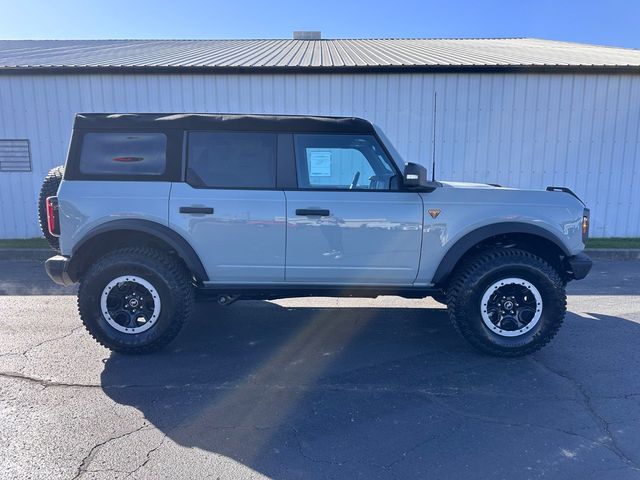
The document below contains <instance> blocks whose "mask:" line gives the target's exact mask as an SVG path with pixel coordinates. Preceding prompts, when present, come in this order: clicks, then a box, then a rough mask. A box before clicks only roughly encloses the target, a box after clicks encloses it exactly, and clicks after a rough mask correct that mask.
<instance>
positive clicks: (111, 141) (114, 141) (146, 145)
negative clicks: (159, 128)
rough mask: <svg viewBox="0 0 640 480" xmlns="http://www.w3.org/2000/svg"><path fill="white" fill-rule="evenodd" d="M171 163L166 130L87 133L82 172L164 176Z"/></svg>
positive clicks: (83, 147)
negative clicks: (168, 161)
mask: <svg viewBox="0 0 640 480" xmlns="http://www.w3.org/2000/svg"><path fill="white" fill-rule="evenodd" d="M166 163H167V137H166V136H165V135H164V134H163V133H133V132H132V133H112V132H95V133H86V134H85V135H84V138H83V140H82V149H81V151H80V173H84V174H92V175H162V174H163V173H164V171H165V168H166Z"/></svg>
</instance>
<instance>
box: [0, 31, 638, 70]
mask: <svg viewBox="0 0 640 480" xmlns="http://www.w3.org/2000/svg"><path fill="white" fill-rule="evenodd" d="M314 67H315V68H319V69H326V68H328V69H332V70H357V69H385V68H387V69H390V68H391V69H392V68H400V69H402V68H434V69H436V68H438V67H457V68H469V67H470V68H477V67H485V68H491V67H600V68H607V67H609V68H611V67H627V68H629V67H640V50H634V49H624V48H614V47H603V46H597V45H586V44H578V43H569V42H558V41H551V40H540V39H532V38H508V39H395V38H394V39H368V40H358V39H345V40H275V39H274V40H0V71H1V70H15V69H25V68H28V69H35V68H45V69H50V68H63V69H80V68H83V69H103V68H106V69H132V68H134V69H147V68H151V69H153V68H160V69H169V70H171V69H182V68H187V69H191V70H197V69H206V70H210V69H231V68H233V69H251V70H253V71H255V70H256V69H260V70H274V69H277V70H288V69H294V70H296V69H309V68H314Z"/></svg>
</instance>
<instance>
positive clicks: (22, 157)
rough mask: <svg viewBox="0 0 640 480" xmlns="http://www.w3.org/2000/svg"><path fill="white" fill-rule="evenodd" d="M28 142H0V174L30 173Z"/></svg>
mask: <svg viewBox="0 0 640 480" xmlns="http://www.w3.org/2000/svg"><path fill="white" fill-rule="evenodd" d="M30 171H31V152H30V151H29V140H0V172H30Z"/></svg>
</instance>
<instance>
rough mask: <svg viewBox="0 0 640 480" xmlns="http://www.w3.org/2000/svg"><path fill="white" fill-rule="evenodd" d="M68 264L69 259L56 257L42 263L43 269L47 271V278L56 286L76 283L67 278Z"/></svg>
mask: <svg viewBox="0 0 640 480" xmlns="http://www.w3.org/2000/svg"><path fill="white" fill-rule="evenodd" d="M69 263H70V259H69V258H68V257H63V256H62V255H56V256H55V257H51V258H49V259H48V260H47V261H46V262H44V269H45V270H46V271H47V275H49V278H51V280H53V281H54V282H56V283H57V284H58V285H64V286H69V285H73V284H74V283H76V282H75V281H74V280H72V279H71V277H70V276H69Z"/></svg>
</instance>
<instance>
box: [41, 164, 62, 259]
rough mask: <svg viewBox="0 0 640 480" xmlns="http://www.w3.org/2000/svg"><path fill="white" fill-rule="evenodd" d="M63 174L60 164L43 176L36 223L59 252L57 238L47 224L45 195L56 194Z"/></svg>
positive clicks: (51, 195)
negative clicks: (50, 231)
mask: <svg viewBox="0 0 640 480" xmlns="http://www.w3.org/2000/svg"><path fill="white" fill-rule="evenodd" d="M63 175H64V167H63V166H62V165H60V166H59V167H55V168H52V169H51V170H49V173H47V176H46V177H44V180H43V182H42V186H41V187H40V194H39V195H38V224H39V225H40V230H41V231H42V235H44V238H45V239H46V240H47V243H49V246H51V248H52V249H53V250H55V251H57V252H60V242H59V239H58V237H54V236H53V235H51V234H50V233H49V227H48V224H47V197H53V196H55V195H57V194H58V187H59V186H60V182H61V181H62V176H63Z"/></svg>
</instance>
